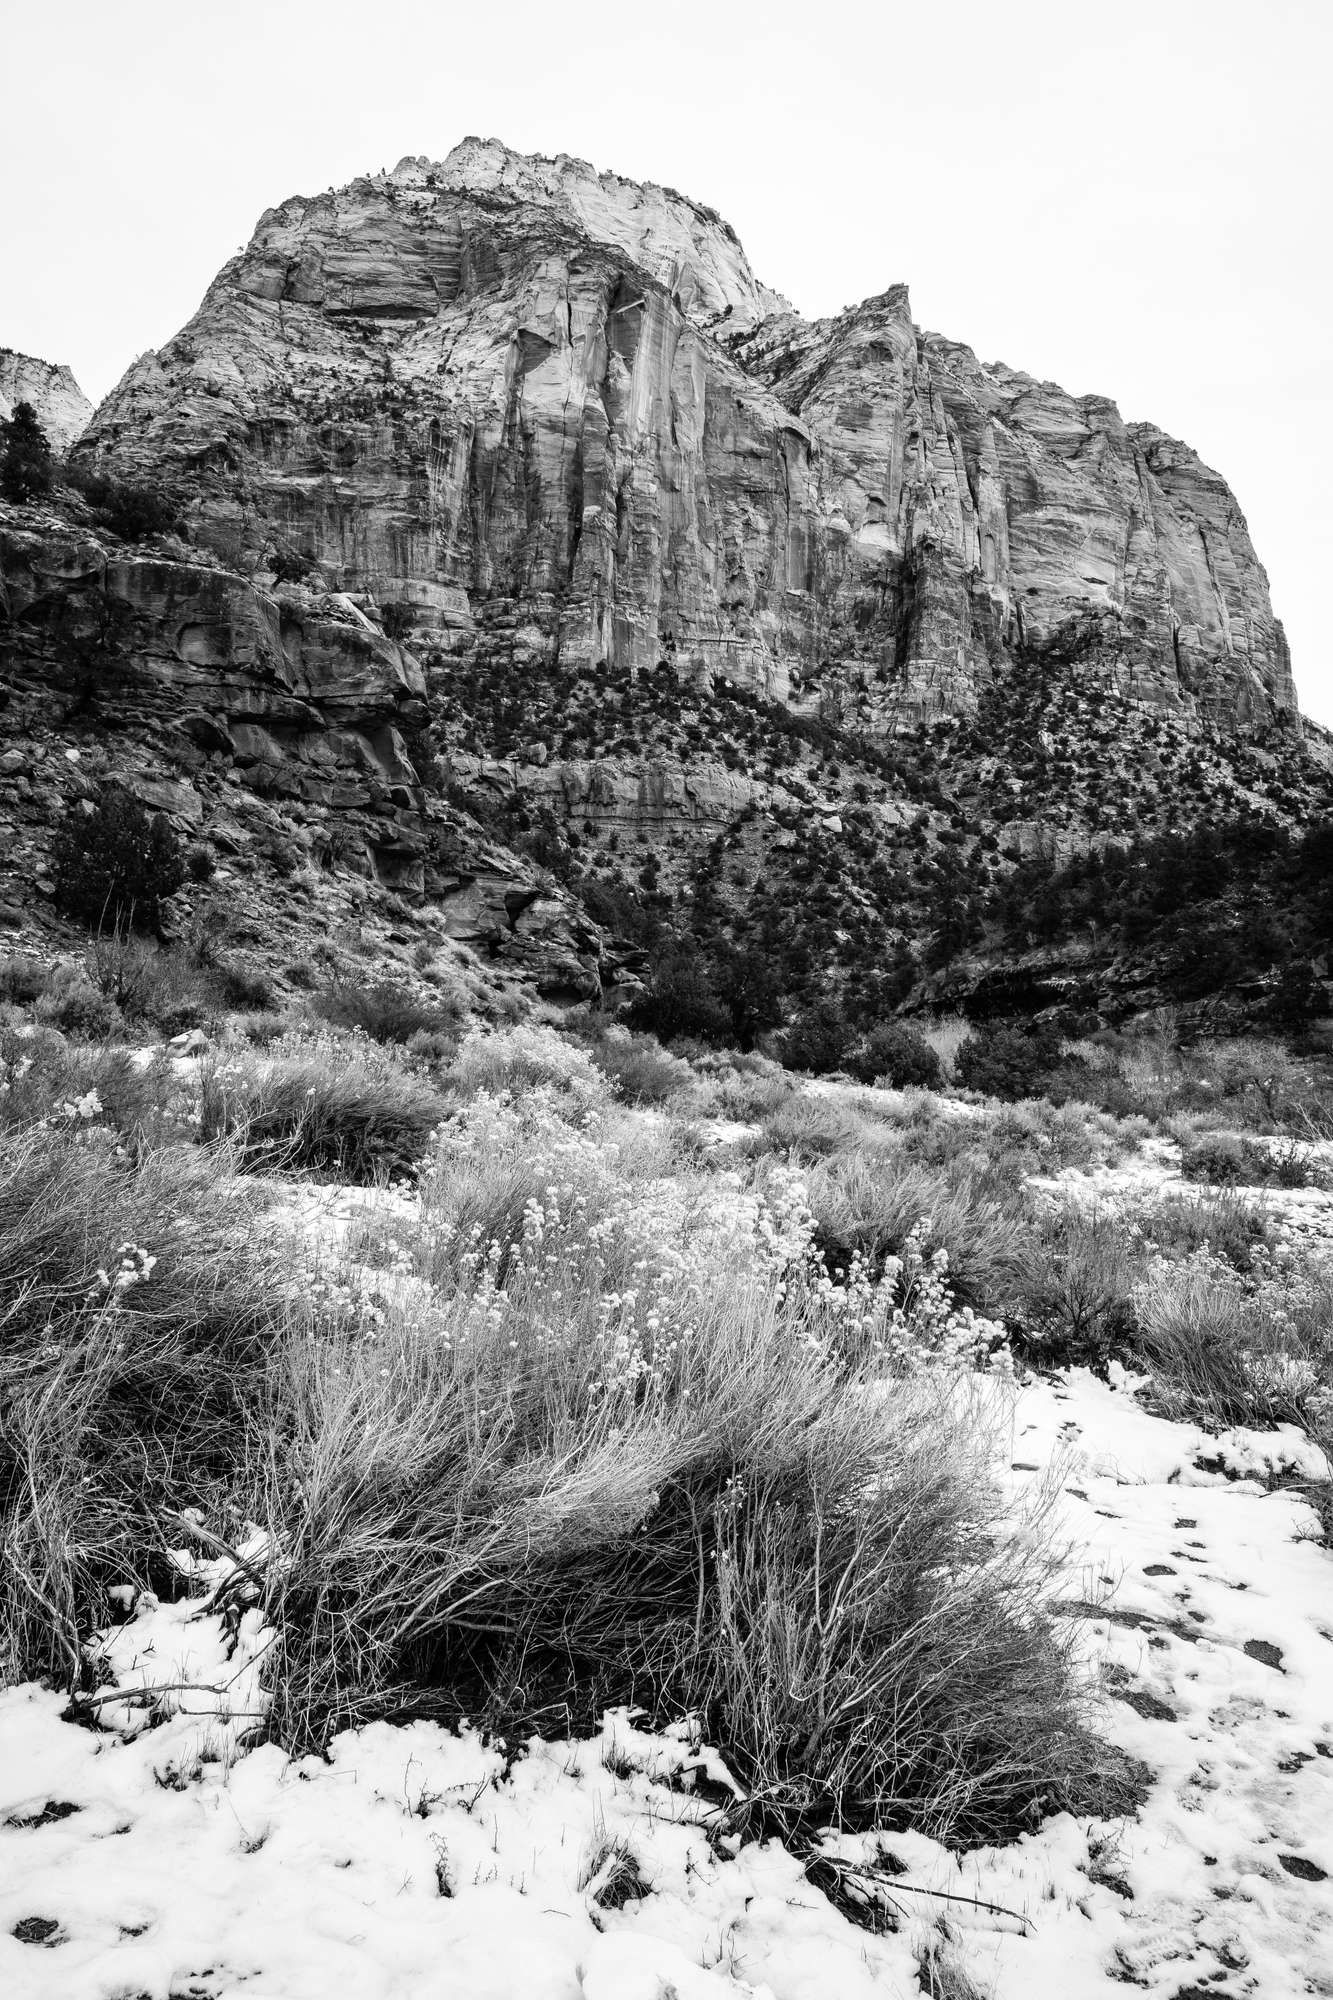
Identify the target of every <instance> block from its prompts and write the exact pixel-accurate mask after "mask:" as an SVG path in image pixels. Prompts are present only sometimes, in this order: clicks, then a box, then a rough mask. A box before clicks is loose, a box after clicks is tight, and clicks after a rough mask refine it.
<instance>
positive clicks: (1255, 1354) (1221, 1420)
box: [1134, 1250, 1333, 1428]
mask: <svg viewBox="0 0 1333 2000" xmlns="http://www.w3.org/2000/svg"><path fill="white" fill-rule="evenodd" d="M1134 1305H1135V1312H1136V1316H1137V1319H1138V1345H1139V1349H1140V1351H1141V1352H1142V1353H1143V1355H1144V1356H1145V1358H1146V1359H1147V1361H1148V1362H1149V1364H1150V1366H1151V1367H1152V1368H1153V1370H1154V1372H1155V1374H1156V1376H1157V1379H1158V1383H1159V1386H1160V1387H1161V1388H1162V1389H1163V1390H1164V1391H1165V1392H1166V1393H1167V1395H1168V1397H1169V1398H1170V1400H1171V1401H1172V1402H1173V1403H1174V1404H1175V1405H1176V1406H1178V1407H1180V1408H1183V1409H1185V1410H1187V1411H1188V1412H1189V1413H1190V1414H1192V1415H1195V1416H1200V1417H1202V1418H1203V1420H1204V1421H1205V1422H1212V1423H1217V1424H1238V1423H1249V1424H1255V1423H1258V1424H1268V1423H1277V1422H1283V1421H1290V1422H1297V1423H1300V1422H1304V1421H1306V1418H1307V1414H1309V1413H1311V1411H1312V1412H1313V1414H1314V1416H1315V1418H1316V1420H1317V1421H1316V1426H1315V1427H1316V1428H1318V1426H1319V1425H1321V1424H1326V1423H1327V1417H1328V1413H1329V1404H1330V1400H1333V1390H1331V1388H1330V1385H1333V1331H1330V1328H1331V1327H1333V1276H1331V1275H1330V1274H1329V1273H1328V1272H1327V1271H1326V1270H1325V1269H1323V1268H1322V1267H1320V1268H1317V1269H1313V1270H1306V1271H1301V1270H1296V1271H1293V1270H1291V1269H1290V1268H1287V1267H1284V1265H1283V1264H1281V1263H1279V1262H1277V1261H1275V1260H1274V1259H1272V1258H1269V1257H1267V1256H1266V1255H1265V1256H1261V1257H1260V1259H1259V1264H1258V1269H1257V1271H1256V1272H1255V1273H1254V1274H1253V1275H1252V1276H1250V1277H1245V1276H1243V1275H1242V1274H1241V1273H1240V1272H1238V1271H1236V1270H1234V1269H1233V1268H1232V1267H1231V1266H1230V1265H1228V1264H1226V1263H1224V1262H1223V1261H1222V1260H1221V1258H1219V1257H1217V1256H1215V1255H1213V1254H1211V1253H1210V1252H1208V1251H1206V1250H1205V1251H1196V1252H1195V1253H1194V1254H1193V1255H1191V1256H1188V1257H1184V1258H1181V1259H1179V1260H1177V1261H1175V1262H1167V1261H1166V1260H1164V1259H1160V1260H1158V1261H1157V1262H1156V1263H1155V1264H1154V1265H1153V1266H1152V1268H1151V1269H1150V1270H1149V1271H1148V1273H1147V1274H1146V1275H1145V1277H1144V1278H1143V1279H1142V1281H1141V1282H1140V1284H1139V1285H1138V1286H1137V1288H1136V1290H1135V1294H1134Z"/></svg>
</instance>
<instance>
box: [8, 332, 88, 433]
mask: <svg viewBox="0 0 1333 2000" xmlns="http://www.w3.org/2000/svg"><path fill="white" fill-rule="evenodd" d="M15 403H31V404H32V407H33V409H34V410H35V411H36V412H37V421H38V422H39V423H40V425H41V427H42V429H43V430H44V431H45V432H46V435H47V437H48V438H49V439H50V442H51V444H52V446H53V447H54V449H55V450H56V451H68V450H69V447H70V446H71V445H72V444H73V442H74V440H75V439H76V438H77V437H81V436H82V435H83V433H84V431H85V430H87V428H88V424H89V421H90V419H91V417H92V414H93V406H92V404H91V403H90V402H89V401H88V398H87V397H86V396H85V395H84V393H83V391H82V389H81V388H80V387H79V385H78V383H77V382H76V381H75V380H74V377H73V376H72V375H71V374H70V372H69V370H68V368H65V367H63V366H61V365H60V364H58V363H56V362H54V361H38V360H37V359H36V357H35V356H33V355H31V354H16V353H15V351H14V349H13V348H12V347H0V419H5V418H9V417H12V416H13V414H14V405H15Z"/></svg>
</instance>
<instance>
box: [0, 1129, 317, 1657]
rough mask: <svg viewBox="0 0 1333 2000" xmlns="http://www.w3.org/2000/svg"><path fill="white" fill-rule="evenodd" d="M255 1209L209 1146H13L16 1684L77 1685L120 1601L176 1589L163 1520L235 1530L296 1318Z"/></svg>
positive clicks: (8, 1636) (8, 1317) (2, 1629)
mask: <svg viewBox="0 0 1333 2000" xmlns="http://www.w3.org/2000/svg"><path fill="white" fill-rule="evenodd" d="M251 1208H252V1204H250V1203H248V1202H247V1200H246V1198H245V1197H244V1195H243V1194H241V1193H239V1192H238V1191H237V1190H236V1189H235V1188H234V1186H233V1185H232V1177H231V1174H230V1171H229V1163H228V1162H227V1161H226V1160H225V1159H224V1158H222V1157H209V1156H207V1155H204V1154H200V1153H199V1152H197V1151H196V1150H195V1149H193V1148H177V1149H173V1150H171V1151H160V1152H154V1153H151V1154H149V1155H148V1156H147V1157H146V1158H143V1159H141V1160H139V1161H137V1162H135V1161H131V1160H129V1159H128V1158H127V1157H126V1156H125V1154H124V1150H123V1149H118V1148H117V1147H116V1146H115V1144H114V1136H113V1135H112V1134H110V1133H106V1132H97V1131H87V1130H65V1129H54V1128H49V1127H47V1128H41V1129H36V1130H32V1131H29V1132H27V1133H23V1134H14V1133H8V1134H6V1135H4V1136H3V1138H0V1263H2V1264H3V1269H4V1271H5V1273H6V1285H5V1292H4V1299H3V1303H2V1304H0V1674H9V1675H12V1676H18V1677H30V1676H36V1675H50V1676H53V1677H56V1678H58V1679H61V1680H63V1681H64V1682H65V1684H66V1685H78V1684H79V1683H80V1681H81V1680H82V1679H83V1677H84V1674H85V1666H84V1661H83V1656H82V1654H81V1651H80V1641H81V1639H82V1638H83V1637H84V1636H86V1635H87V1633H88V1632H89V1630H90V1629H92V1628H93V1627H94V1626H96V1625H98V1624H100V1623H104V1622H105V1621H106V1619H107V1617H108V1615H109V1609H110V1605H109V1598H108V1592H109V1591H110V1590H111V1589H112V1588H113V1587H115V1586H118V1585H122V1584H125V1583H127V1582H128V1583H131V1584H142V1585H153V1586H155V1587H156V1588H158V1589H159V1590H169V1589H170V1587H171V1574H170V1571H169V1569H168V1567H167V1565H166V1564H165V1562H164V1560H163V1555H162V1551H163V1546H164V1543H163V1532H164V1516H165V1515H166V1514H167V1513H168V1512H169V1511H171V1510H176V1511H179V1510H181V1509H184V1508H186V1507H191V1506H203V1507H204V1508H206V1509H207V1510H208V1511H209V1513H210V1514H211V1515H213V1517H214V1518H221V1519H224V1520H225V1519H226V1518H227V1516H228V1511H229V1506H230V1502H231V1500H232V1498H233V1497H234V1496H235V1494H236V1493H237V1492H238V1491H239V1490H240V1488H241V1487H242V1486H243V1485H244V1484H245V1481H244V1476H243V1469H242V1468H243V1461H244V1456H245V1447H244V1442H243V1441H244V1440H245V1439H246V1438H247V1437H248V1436H249V1435H250V1433H251V1430H252V1426H253V1412H254V1410H255V1409H256V1408H257V1406H258V1403H259V1400H260V1398H261V1394H262V1390H263V1385H264V1383H265V1381H266V1380H267V1371H268V1367H269V1356H270V1354H271V1352H272V1347H273V1343H274V1342H275V1340H276V1339H277V1338H278V1336H279V1335H280V1334H281V1333H282V1332H284V1330H285V1329H286V1327H287V1325H288V1317H289V1315H288V1308H287V1306H286V1305H285V1304H284V1303H283V1281H284V1279H285V1277H286V1276H287V1275H288V1273H287V1272H286V1271H284V1269H283V1267H282V1261H281V1256H280V1249H279V1245H278V1243H277V1242H276V1241H275V1240H274V1239H272V1238H270V1239H269V1240H268V1241H267V1243H266V1242H265V1241H263V1240H261V1239H260V1238H258V1237H257V1236H256V1235H255V1234H254V1233H253V1231H252V1229H251V1227H250V1214H251Z"/></svg>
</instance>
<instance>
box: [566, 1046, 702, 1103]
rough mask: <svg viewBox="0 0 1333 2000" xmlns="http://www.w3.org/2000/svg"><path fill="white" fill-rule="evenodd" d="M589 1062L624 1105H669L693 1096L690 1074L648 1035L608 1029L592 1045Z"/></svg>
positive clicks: (688, 1070)
mask: <svg viewBox="0 0 1333 2000" xmlns="http://www.w3.org/2000/svg"><path fill="white" fill-rule="evenodd" d="M591 1053H592V1059H593V1061H594V1063H595V1064H596V1065H597V1068H598V1069H599V1070H600V1071H601V1073H602V1075H603V1076H604V1077H605V1078H606V1079H607V1081H608V1083H610V1084H611V1085H612V1087H613V1088H614V1090H615V1093H616V1095H617V1097H620V1098H623V1099H624V1101H625V1102H626V1103H627V1104H670V1103H673V1102H683V1101H684V1100H685V1099H687V1098H689V1097H691V1096H693V1095H694V1071H693V1070H692V1069H691V1068H690V1065H689V1064H688V1063H687V1062H682V1061H681V1059H680V1057H679V1056H673V1055H672V1054H671V1053H670V1052H669V1050H667V1049H664V1048H663V1047H662V1045H661V1043H660V1042H658V1041H656V1040H655V1039H654V1037H653V1036H652V1035H634V1034H631V1033H630V1032H629V1030H628V1029H625V1028H621V1029H612V1030H610V1031H609V1032H608V1033H607V1034H606V1035H604V1036H602V1038H601V1039H600V1040H599V1041H596V1042H594V1043H593V1045H592V1051H591Z"/></svg>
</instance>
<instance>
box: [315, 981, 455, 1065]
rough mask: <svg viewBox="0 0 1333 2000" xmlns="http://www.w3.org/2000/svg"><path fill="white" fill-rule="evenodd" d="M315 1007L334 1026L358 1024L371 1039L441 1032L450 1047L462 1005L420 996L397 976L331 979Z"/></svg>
mask: <svg viewBox="0 0 1333 2000" xmlns="http://www.w3.org/2000/svg"><path fill="white" fill-rule="evenodd" d="M314 1004H315V1007H316V1008H317V1010H318V1012H319V1013H320V1014H322V1015H323V1017H324V1019H325V1020H326V1021H330V1022H332V1023H333V1024H334V1026H335V1027H340V1028H359V1029H360V1030H361V1032H362V1033H363V1034H365V1035H369V1037H370V1039H371V1040H372V1041H375V1042H400V1043H407V1042H411V1041H412V1040H413V1038H414V1037H415V1036H417V1035H422V1034H426V1035H433V1036H441V1037H444V1038H446V1039H447V1042H448V1045H449V1046H450V1048H452V1047H453V1046H454V1045H456V1042H457V1034H456V1030H457V1027H458V1023H459V1021H460V1020H461V1019H462V1009H461V1008H460V1007H459V1006H458V1005H457V1004H456V1003H454V1002H453V1001H452V1000H443V999H430V1000H424V999H422V998H421V997H420V995H419V994H416V993H414V992H413V991H412V989H411V988H410V987H409V986H407V985H406V984H404V983H403V982H402V981H401V980H395V979H376V980H373V981H372V982H371V983H370V984H369V985H365V984H363V983H359V982H358V981H356V980H354V979H335V980H332V981H331V982H330V983H329V984H328V985H327V986H326V987H324V988H323V990H322V991H321V992H320V993H319V994H318V995H317V996H316V998H315V1003H314Z"/></svg>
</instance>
